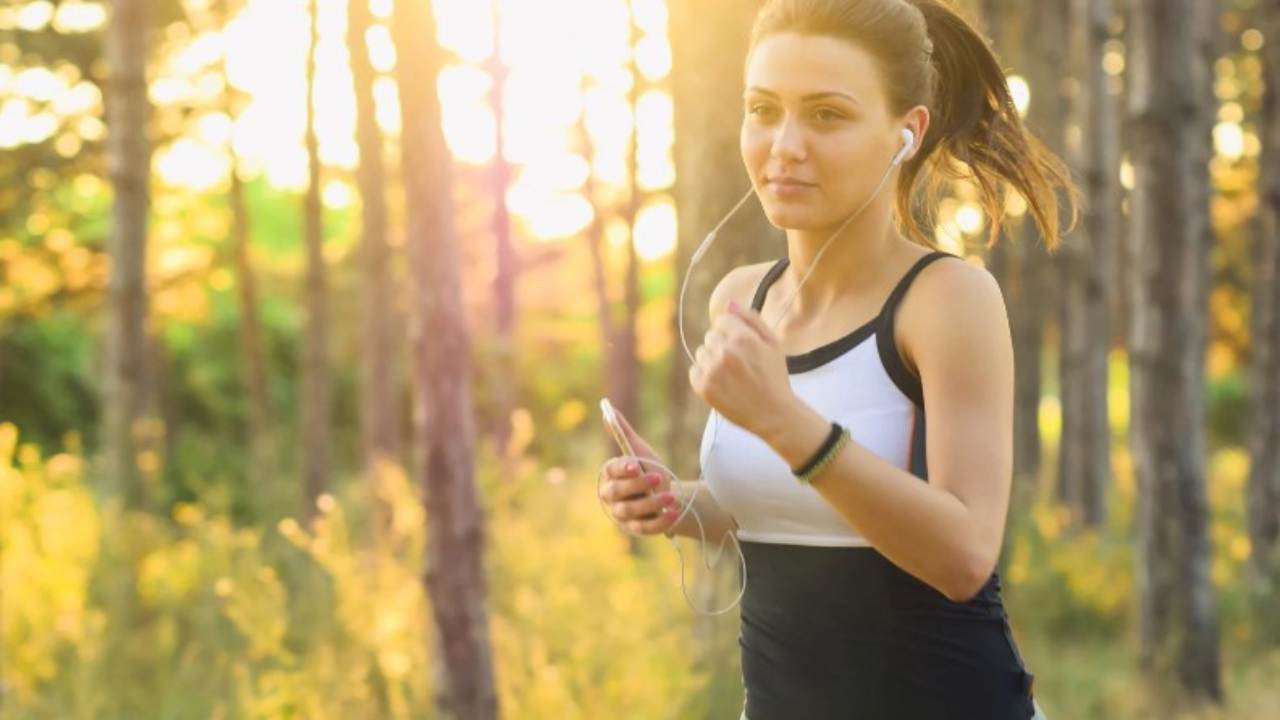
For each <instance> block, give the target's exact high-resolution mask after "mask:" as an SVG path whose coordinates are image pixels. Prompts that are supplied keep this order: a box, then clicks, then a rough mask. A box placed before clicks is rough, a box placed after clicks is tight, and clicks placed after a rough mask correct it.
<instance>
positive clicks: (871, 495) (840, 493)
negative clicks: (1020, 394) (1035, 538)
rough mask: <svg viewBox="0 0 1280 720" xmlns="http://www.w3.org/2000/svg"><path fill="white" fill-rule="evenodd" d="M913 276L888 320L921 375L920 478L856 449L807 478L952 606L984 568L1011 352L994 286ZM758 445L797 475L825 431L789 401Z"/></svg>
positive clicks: (825, 425) (976, 276) (987, 571)
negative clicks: (924, 475) (924, 423)
mask: <svg viewBox="0 0 1280 720" xmlns="http://www.w3.org/2000/svg"><path fill="white" fill-rule="evenodd" d="M938 265H939V267H941V266H945V265H951V266H952V267H951V268H950V269H949V270H948V271H945V272H935V273H929V275H933V277H930V278H929V282H921V281H920V280H923V279H924V277H925V275H926V274H925V273H922V274H921V277H920V280H918V281H917V282H916V283H915V285H914V286H913V288H912V290H913V291H914V292H915V293H916V297H915V298H913V299H914V300H915V301H916V302H912V303H903V304H902V305H901V306H900V308H899V310H898V315H897V317H896V318H895V320H896V322H897V323H898V326H899V327H900V328H901V329H902V332H903V338H904V345H907V350H908V354H909V356H910V358H911V359H912V360H913V361H914V364H915V365H916V368H917V370H918V372H919V377H920V381H921V386H922V388H923V391H924V402H925V415H926V417H927V418H928V432H927V435H926V456H927V458H928V468H929V478H928V480H929V481H928V482H927V483H926V482H921V481H920V479H919V478H917V477H916V476H915V475H913V474H911V473H910V472H909V471H908V470H906V469H904V468H901V467H898V466H896V465H894V464H892V463H890V462H889V461H887V460H885V459H884V458H882V457H880V456H878V455H876V454H875V453H873V452H871V451H870V450H868V449H867V448H866V447H865V446H863V445H861V444H859V443H857V442H849V443H848V444H847V445H845V448H844V449H843V450H842V451H841V452H840V453H839V455H837V456H836V458H834V459H833V461H832V462H831V463H830V464H828V465H827V466H826V467H825V468H824V469H823V470H822V471H821V472H820V473H819V474H818V475H817V476H815V477H814V478H813V482H812V485H813V488H814V489H815V490H817V491H818V492H819V493H820V494H821V495H822V496H823V497H824V498H826V499H827V501H828V502H830V503H831V504H832V506H834V507H835V509H836V510H837V511H838V512H839V513H840V514H841V516H843V517H844V518H845V520H846V521H847V522H849V524H850V525H852V526H853V527H854V528H856V529H857V530H858V532H859V533H860V534H861V535H862V536H863V537H865V538H866V539H867V540H868V541H869V542H870V543H871V544H872V545H873V546H874V547H875V548H876V549H877V550H878V551H880V553H881V554H883V555H884V556H885V557H886V558H888V559H889V560H890V561H892V562H893V563H894V564H896V565H898V566H899V567H901V568H902V569H903V570H905V571H907V572H908V573H910V574H912V575H914V576H915V577H917V578H919V579H920V580H922V581H924V582H926V583H928V584H929V585H931V586H933V587H934V588H936V589H937V590H938V591H939V592H941V593H942V594H943V595H945V596H946V597H947V598H949V599H950V600H953V601H956V602H963V601H965V600H968V599H970V598H972V597H973V596H974V595H976V594H977V593H978V592H979V591H980V590H981V589H982V586H983V585H984V584H985V583H986V581H987V579H988V578H989V577H990V575H991V572H992V571H993V570H994V568H995V565H996V562H997V560H998V557H999V554H1000V544H1001V542H1002V539H1003V536H1004V526H1005V516H1006V514H1007V512H1008V506H1009V492H1010V485H1011V482H1012V474H1013V347H1012V341H1011V339H1010V333H1009V321H1008V314H1007V311H1006V309H1005V305H1004V299H1003V296H1002V295H1001V292H1000V287H999V285H998V284H997V283H996V281H995V278H994V277H992V275H991V274H990V273H989V272H987V271H986V270H985V269H982V268H979V267H975V266H972V265H968V264H965V265H964V266H960V264H959V263H939V264H938ZM773 417H774V418H775V420H776V422H775V423H774V424H773V425H772V426H771V427H768V428H762V431H761V433H760V436H761V438H762V439H763V440H764V441H765V442H767V443H768V444H769V445H770V446H772V447H773V448H774V450H775V451H776V452H778V454H779V455H781V456H782V457H783V458H784V459H786V461H787V463H788V465H790V466H791V467H797V466H798V465H799V464H800V463H802V462H804V461H805V460H807V459H808V458H809V456H810V455H811V454H812V453H813V452H814V450H815V449H816V448H817V447H818V446H819V445H820V444H821V443H822V441H823V439H824V438H825V437H826V436H827V433H828V431H829V430H830V428H831V423H830V420H829V419H828V418H825V417H822V416H821V415H819V414H818V413H817V412H816V411H814V410H813V408H811V407H810V406H809V405H808V404H806V403H805V402H804V401H803V400H800V399H799V398H798V397H795V398H794V402H792V403H791V404H790V407H788V408H786V409H785V411H783V412H779V413H777V414H776V415H773Z"/></svg>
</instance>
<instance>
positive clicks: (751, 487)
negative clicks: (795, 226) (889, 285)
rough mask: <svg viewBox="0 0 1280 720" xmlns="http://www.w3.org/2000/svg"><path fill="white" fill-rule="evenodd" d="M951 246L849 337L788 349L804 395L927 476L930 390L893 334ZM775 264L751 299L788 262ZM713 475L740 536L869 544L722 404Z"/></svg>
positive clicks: (706, 441)
mask: <svg viewBox="0 0 1280 720" xmlns="http://www.w3.org/2000/svg"><path fill="white" fill-rule="evenodd" d="M944 257H956V256H955V255H951V254H950V253H945V252H941V251H938V252H933V253H930V254H928V255H925V256H922V257H921V258H920V259H919V260H917V261H916V262H915V264H914V265H912V267H911V269H910V270H908V271H907V272H906V274H905V275H904V276H903V277H902V279H901V280H900V281H899V282H898V283H897V285H896V286H895V287H894V288H893V290H892V291H891V292H890V294H889V297H888V299H887V300H886V301H885V303H884V305H883V307H882V308H881V310H880V312H879V313H878V314H877V315H876V317H874V318H872V319H871V320H869V321H867V322H866V323H863V324H862V325H861V326H860V327H858V328H856V329H854V330H852V331H850V332H849V333H847V334H845V335H844V336H843V337H841V338H839V339H837V340H834V341H832V342H829V343H827V344H825V345H823V346H821V347H818V348H815V349H813V350H809V351H807V352H804V353H801V354H799V355H789V356H787V370H788V372H789V373H790V377H791V387H792V390H793V391H794V392H795V393H796V395H797V396H798V397H799V398H800V399H802V400H804V401H805V402H806V403H808V404H809V405H810V406H811V407H813V409H814V410H816V411H818V412H819V413H820V414H822V415H823V417H826V418H829V419H831V420H834V421H836V422H838V423H840V424H841V425H842V426H844V427H846V428H848V429H849V434H850V436H851V437H852V439H853V440H854V441H855V442H858V443H860V444H862V445H863V446H865V447H866V448H867V449H869V450H871V451H872V452H874V453H875V454H877V455H879V456H880V457H883V458H885V459H886V460H888V461H889V462H891V463H893V464H894V465H897V466H898V467H901V468H904V469H907V470H910V471H912V472H915V473H916V474H917V475H919V476H923V472H924V471H923V464H924V447H925V446H924V441H925V428H924V411H923V407H924V398H923V396H922V394H921V388H920V382H919V381H918V380H917V379H916V378H915V376H914V375H912V374H911V372H910V371H909V370H907V368H906V367H905V366H904V365H903V364H902V361H901V360H900V359H899V357H898V352H897V350H896V348H895V347H894V342H893V311H894V309H896V307H897V305H898V303H899V302H900V301H901V299H902V296H903V295H904V294H905V293H906V291H907V288H909V287H910V285H911V282H912V280H913V279H914V278H915V276H916V274H917V273H919V272H920V271H921V270H923V269H924V268H925V267H926V266H927V265H928V264H929V263H931V262H933V261H935V260H939V259H941V258H944ZM788 262H789V261H788V259H787V258H785V257H784V258H782V259H780V260H778V261H777V262H776V263H774V265H773V266H772V267H771V268H769V271H768V272H767V273H765V276H764V279H763V280H762V281H761V283H760V286H759V287H758V288H757V289H756V293H755V297H754V298H753V299H752V301H751V307H752V309H754V310H755V311H757V312H759V311H760V309H761V308H762V307H764V297H765V293H766V292H767V291H768V289H769V287H770V286H771V285H772V284H773V282H774V281H775V280H777V279H778V276H780V275H781V274H782V272H783V271H784V270H785V269H786V268H787V265H788ZM700 459H701V463H702V473H703V477H704V478H705V479H706V482H707V489H708V490H710V491H711V494H712V495H713V496H714V497H715V498H716V501H717V502H718V503H719V504H720V506H721V507H723V508H724V509H725V510H726V511H728V512H729V514H730V515H732V516H733V517H734V519H735V520H737V522H738V533H737V535H738V539H739V540H754V541H758V542H776V543H793V544H800V545H823V546H845V547H851V546H865V545H866V544H867V541H866V540H865V539H864V538H863V537H862V535H860V534H859V533H858V531H857V529H856V528H853V527H850V526H849V524H848V521H846V520H845V519H844V518H843V517H842V516H840V514H839V513H837V512H836V511H835V509H834V508H832V507H831V504H830V503H828V502H827V501H826V499H824V498H823V497H822V496H821V495H820V494H819V493H818V491H817V490H814V489H813V488H812V487H810V486H808V485H806V484H803V483H799V482H796V480H795V476H794V475H793V474H792V473H791V468H790V466H789V465H787V463H786V461H785V460H783V459H782V458H781V457H780V456H779V455H778V454H777V453H775V452H774V451H773V448H771V447H769V446H768V445H767V444H765V442H764V441H763V440H761V439H760V438H758V437H756V436H755V435H754V434H752V433H750V432H748V431H746V430H744V429H742V428H741V427H739V426H737V425H735V424H733V423H732V422H730V421H728V420H726V419H725V418H724V417H723V416H721V415H719V414H718V413H715V412H714V411H713V412H712V415H711V416H709V417H708V418H707V425H706V428H705V430H704V432H703V438H702V447H701V450H700Z"/></svg>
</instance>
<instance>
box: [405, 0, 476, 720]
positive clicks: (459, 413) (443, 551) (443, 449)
mask: <svg viewBox="0 0 1280 720" xmlns="http://www.w3.org/2000/svg"><path fill="white" fill-rule="evenodd" d="M392 28H393V30H392V32H393V36H394V40H395V43H396V51H397V52H396V57H397V61H396V83H397V87H398V88H399V91H400V113H401V127H402V128H404V130H403V137H402V138H401V152H402V158H401V167H402V171H403V173H404V187H405V208H406V222H407V236H406V241H407V243H408V248H409V264H410V270H411V275H412V277H413V282H412V302H411V306H412V308H413V311H414V318H413V322H412V326H411V327H412V333H411V338H412V345H413V375H414V379H415V381H416V382H415V387H414V393H413V415H414V421H415V423H414V424H415V434H416V437H417V439H418V441H419V443H420V446H421V451H422V457H421V465H420V466H419V467H418V474H419V478H420V481H421V482H422V483H423V486H424V492H423V496H424V503H425V507H426V516H427V568H426V576H425V583H426V592H427V596H428V597H429V598H430V604H431V610H432V614H433V618H434V620H435V624H434V630H435V633H434V636H435V641H434V642H436V643H438V650H439V654H440V655H441V656H442V657H443V663H441V664H440V665H439V668H438V669H439V670H440V672H441V673H442V680H443V682H441V683H440V684H438V685H437V686H436V692H437V703H438V705H439V708H440V711H441V713H442V714H443V716H444V717H448V718H459V719H465V720H472V719H473V718H474V719H475V720H488V719H491V718H496V717H497V716H498V700H497V692H496V689H495V687H494V675H493V661H492V658H491V652H492V651H491V650H490V647H489V621H488V615H487V613H486V608H487V606H488V603H487V597H488V588H487V580H486V576H485V570H484V562H483V557H484V545H485V536H484V515H483V510H482V508H481V507H480V504H479V500H478V498H477V495H476V488H475V480H474V460H473V458H474V445H475V418H474V416H473V414H472V407H473V405H472V399H471V377H470V373H471V365H470V363H471V360H470V357H469V352H470V350H469V344H470V341H469V339H468V336H467V331H466V324H465V318H464V314H463V307H462V289H461V280H460V275H461V268H460V260H459V250H458V247H457V240H456V237H455V232H454V228H453V204H452V201H451V199H450V189H451V188H450V176H451V172H452V171H451V169H450V159H449V155H448V150H447V149H446V147H445V142H444V135H443V129H442V125H441V110H440V99H439V96H438V94H437V92H438V91H437V81H438V77H439V74H440V69H441V67H442V66H443V65H444V54H443V51H442V50H441V49H440V47H439V45H438V44H437V42H436V25H435V20H434V18H433V17H432V10H431V4H430V3H425V2H424V3H414V2H400V3H396V5H395V16H394V21H393V23H392ZM432 652H434V649H433V650H432Z"/></svg>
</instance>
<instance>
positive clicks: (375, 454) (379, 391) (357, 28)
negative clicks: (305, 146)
mask: <svg viewBox="0 0 1280 720" xmlns="http://www.w3.org/2000/svg"><path fill="white" fill-rule="evenodd" d="M372 25H373V16H372V14H371V13H370V11H369V3H368V0H350V2H348V3H347V47H348V50H349V52H350V54H351V80H352V87H353V90H354V91H355V99H356V142H357V143H358V144H359V146H360V165H359V168H358V169H357V171H356V179H357V182H358V183H359V186H360V209H361V226H360V269H361V280H362V282H361V308H360V310H361V318H362V320H361V324H362V326H363V333H364V336H363V338H362V340H363V341H362V342H361V348H360V353H361V358H360V364H361V380H362V382H361V387H360V439H361V447H362V450H363V455H364V466H365V470H366V472H368V471H372V470H375V469H376V467H377V465H378V464H379V463H380V462H396V463H398V462H401V461H402V458H401V452H402V450H403V446H404V443H403V438H402V435H401V433H402V427H401V425H400V401H399V397H400V393H399V383H397V382H396V378H398V377H399V372H398V364H397V362H396V358H397V357H398V354H399V353H398V347H399V343H398V342H397V337H396V333H395V331H394V330H393V327H394V326H393V320H394V319H395V317H396V313H395V311H394V308H395V297H396V286H395V279H394V278H393V277H392V274H391V267H390V260H391V257H390V256H391V248H390V246H389V245H388V243H387V200H386V186H387V182H386V169H385V164H384V162H383V157H382V153H383V142H382V130H381V128H379V127H378V119H377V115H376V112H375V106H374V101H373V81H374V69H373V64H372V63H371V62H370V60H369V46H368V43H367V42H366V40H365V35H366V33H367V32H368V30H369V28H370V27H371V26H372Z"/></svg>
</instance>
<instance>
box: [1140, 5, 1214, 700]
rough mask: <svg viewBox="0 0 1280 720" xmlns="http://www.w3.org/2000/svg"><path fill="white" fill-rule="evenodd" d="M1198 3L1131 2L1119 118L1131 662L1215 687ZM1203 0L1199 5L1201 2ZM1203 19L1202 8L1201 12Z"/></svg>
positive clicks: (1166, 683) (1198, 692)
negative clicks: (1131, 494)
mask: <svg viewBox="0 0 1280 720" xmlns="http://www.w3.org/2000/svg"><path fill="white" fill-rule="evenodd" d="M1199 3H1200V0H1133V1H1132V4H1131V6H1130V7H1131V25H1130V30H1131V41H1130V45H1129V50H1130V53H1131V56H1130V58H1131V59H1130V63H1129V66H1130V68H1131V71H1132V85H1131V88H1130V96H1129V122H1130V123H1131V130H1132V133H1131V137H1132V146H1133V159H1134V163H1133V164H1134V177H1135V186H1134V194H1133V222H1132V230H1131V232H1132V238H1131V241H1132V243H1133V248H1134V252H1133V259H1134V262H1135V265H1134V271H1135V274H1136V282H1135V283H1134V287H1133V289H1134V297H1133V302H1132V308H1133V318H1132V327H1131V337H1130V358H1131V361H1130V362H1131V370H1130V381H1131V396H1132V412H1131V417H1132V423H1131V428H1130V430H1131V434H1132V438H1131V441H1132V444H1133V457H1134V471H1135V473H1136V475H1137V479H1138V487H1139V504H1140V507H1139V513H1138V526H1139V553H1138V555H1139V568H1138V587H1139V602H1140V613H1139V615H1140V633H1139V634H1140V638H1141V664H1142V667H1143V669H1144V671H1146V672H1147V674H1148V676H1149V678H1150V679H1151V680H1153V681H1154V683H1155V684H1156V686H1157V687H1159V688H1161V689H1162V690H1163V689H1177V690H1179V691H1181V692H1179V693H1174V694H1173V695H1172V696H1170V695H1165V694H1162V697H1168V698H1170V699H1171V700H1173V699H1176V698H1177V696H1178V695H1182V694H1185V695H1186V696H1188V697H1189V698H1191V699H1193V700H1218V699H1220V698H1221V696H1222V685H1221V678H1220V668H1219V662H1220V661H1219V631H1218V620H1217V608H1216V601H1215V599H1214V594H1213V586H1212V584H1211V580H1210V576H1209V560H1210V554H1209V537H1208V507H1207V500H1206V495H1205V470H1204V408H1203V405H1202V403H1203V393H1202V392H1201V390H1200V388H1201V386H1202V385H1203V382H1204V378H1203V374H1202V368H1203V363H1202V361H1201V360H1200V359H1199V357H1198V356H1199V355H1200V354H1202V353H1203V352H1204V343H1205V330H1204V329H1205V318H1206V312H1207V309H1206V307H1205V306H1204V305H1203V304H1202V303H1201V302H1200V300H1201V292H1200V289H1199V283H1200V282H1201V281H1200V278H1201V277H1202V276H1203V273H1204V264H1205V263H1206V262H1207V259H1208V258H1207V255H1206V250H1207V247H1206V245H1205V243H1204V235H1205V234H1204V232H1203V231H1202V228H1203V227H1204V223H1205V222H1206V220H1205V219H1204V216H1205V214H1206V213H1207V212H1208V205H1207V203H1206V202H1205V201H1206V198H1205V197H1204V195H1203V192H1202V189H1203V188H1204V187H1207V186H1206V185H1205V184H1204V183H1203V182H1201V181H1199V180H1198V179H1197V176H1203V175H1205V174H1206V173H1207V172H1208V167H1207V166H1206V165H1204V164H1202V162H1201V161H1202V160H1203V159H1204V157H1205V154H1204V151H1203V149H1202V148H1203V147H1204V144H1205V143H1207V142H1208V141H1209V136H1208V133H1207V132H1205V126H1204V123H1203V122H1202V120H1201V116H1200V105H1201V104H1202V103H1203V102H1205V100H1206V98H1205V97H1204V95H1203V94H1202V92H1201V87H1200V83H1199V82H1198V79H1197V77H1196V72H1197V69H1196V65H1197V64H1199V63H1201V62H1202V58H1201V57H1199V54H1198V52H1197V51H1198V48H1197V29H1196V28H1195V27H1194V26H1195V24H1196V23H1197V19H1198V16H1197V12H1198V11H1197V8H1196V7H1195V6H1196V5H1197V4H1199ZM1205 4H1206V5H1207V4H1209V3H1205ZM1199 17H1200V18H1202V17H1203V16H1199Z"/></svg>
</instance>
